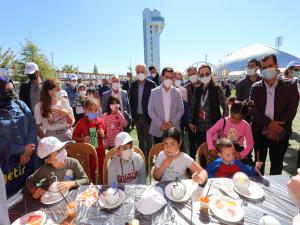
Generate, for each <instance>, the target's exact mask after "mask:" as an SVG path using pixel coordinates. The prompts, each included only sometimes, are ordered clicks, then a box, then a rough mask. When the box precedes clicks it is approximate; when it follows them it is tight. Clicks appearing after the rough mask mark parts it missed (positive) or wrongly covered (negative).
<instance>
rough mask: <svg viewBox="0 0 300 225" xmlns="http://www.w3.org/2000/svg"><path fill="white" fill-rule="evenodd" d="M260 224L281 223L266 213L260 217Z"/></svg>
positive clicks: (277, 224)
mask: <svg viewBox="0 0 300 225" xmlns="http://www.w3.org/2000/svg"><path fill="white" fill-rule="evenodd" d="M258 225H280V223H279V221H278V220H277V219H275V218H274V217H273V216H268V215H266V216H263V217H261V218H260V220H259V223H258Z"/></svg>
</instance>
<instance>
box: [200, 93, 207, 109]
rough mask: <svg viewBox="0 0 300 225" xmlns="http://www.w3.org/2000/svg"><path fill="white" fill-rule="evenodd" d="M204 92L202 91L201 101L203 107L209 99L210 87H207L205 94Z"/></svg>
mask: <svg viewBox="0 0 300 225" xmlns="http://www.w3.org/2000/svg"><path fill="white" fill-rule="evenodd" d="M204 91H205V90H203V92H204ZM203 92H202V95H201V101H200V105H201V108H203V107H204V104H205V102H206V99H207V97H208V89H207V91H206V94H205V95H203Z"/></svg>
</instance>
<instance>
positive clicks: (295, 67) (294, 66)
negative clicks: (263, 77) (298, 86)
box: [285, 61, 300, 79]
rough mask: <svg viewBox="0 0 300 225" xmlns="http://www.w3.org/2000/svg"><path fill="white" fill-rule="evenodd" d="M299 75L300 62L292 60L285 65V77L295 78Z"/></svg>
mask: <svg viewBox="0 0 300 225" xmlns="http://www.w3.org/2000/svg"><path fill="white" fill-rule="evenodd" d="M299 77H300V62H298V61H292V62H290V63H289V64H288V65H287V75H286V76H285V78H287V79H294V78H295V79H297V78H299Z"/></svg>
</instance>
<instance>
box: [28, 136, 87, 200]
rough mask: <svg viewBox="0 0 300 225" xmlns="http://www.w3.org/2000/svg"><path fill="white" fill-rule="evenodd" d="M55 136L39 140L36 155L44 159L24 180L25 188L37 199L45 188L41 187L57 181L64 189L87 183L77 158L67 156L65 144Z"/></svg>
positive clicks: (58, 185)
mask: <svg viewBox="0 0 300 225" xmlns="http://www.w3.org/2000/svg"><path fill="white" fill-rule="evenodd" d="M69 143H70V142H61V141H60V140H58V139H57V138H56V137H45V138H43V139H42V140H41V142H40V144H39V146H38V149H37V155H38V156H39V157H40V158H41V159H45V165H43V166H41V167H40V168H39V169H38V170H37V171H36V172H35V173H34V174H32V175H31V176H29V177H28V178H27V181H26V188H27V190H28V191H29V192H30V193H31V194H32V196H33V197H34V198H35V199H39V198H40V197H41V196H42V195H43V194H44V193H45V192H46V190H45V189H43V188H42V187H44V186H48V185H51V183H53V182H55V181H58V182H59V183H58V184H57V188H58V189H59V190H60V191H66V190H69V189H71V188H75V187H78V186H80V185H84V184H88V183H89V178H88V176H87V175H86V173H85V172H84V170H83V168H82V166H81V165H80V163H79V162H78V160H77V159H73V158H69V157H67V151H66V149H65V147H66V145H67V144H69Z"/></svg>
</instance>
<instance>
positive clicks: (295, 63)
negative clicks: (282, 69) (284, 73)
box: [286, 61, 300, 68]
mask: <svg viewBox="0 0 300 225" xmlns="http://www.w3.org/2000/svg"><path fill="white" fill-rule="evenodd" d="M298 66H300V62H298V61H292V62H290V63H289V64H288V65H287V67H286V68H290V67H298Z"/></svg>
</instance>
